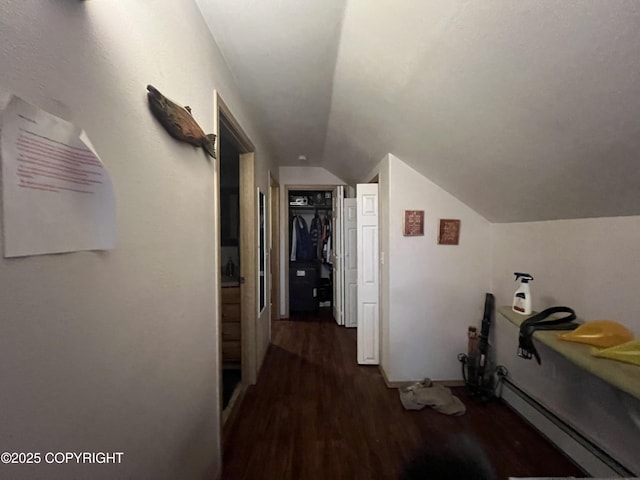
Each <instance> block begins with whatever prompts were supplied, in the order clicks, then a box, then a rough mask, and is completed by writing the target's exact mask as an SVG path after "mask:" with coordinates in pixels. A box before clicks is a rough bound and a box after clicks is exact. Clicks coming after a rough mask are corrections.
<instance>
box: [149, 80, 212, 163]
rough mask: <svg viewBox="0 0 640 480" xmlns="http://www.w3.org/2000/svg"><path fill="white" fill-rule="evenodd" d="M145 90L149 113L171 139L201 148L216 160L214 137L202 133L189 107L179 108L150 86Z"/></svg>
mask: <svg viewBox="0 0 640 480" xmlns="http://www.w3.org/2000/svg"><path fill="white" fill-rule="evenodd" d="M147 90H148V93H147V97H148V98H149V107H151V112H152V113H153V115H154V116H155V117H156V118H157V119H158V121H159V122H160V123H161V124H162V126H163V127H164V128H165V129H166V130H167V132H169V134H170V135H171V136H172V137H173V138H175V139H177V140H180V141H181V142H187V143H190V144H191V145H195V146H196V147H202V148H203V149H204V151H205V152H207V153H208V154H209V155H210V156H211V157H213V158H216V135H215V134H214V133H210V134H209V135H206V134H205V133H204V131H203V130H202V128H200V125H198V123H197V122H196V121H195V120H194V118H193V116H192V115H191V109H190V108H189V107H181V106H180V105H178V104H177V103H174V102H172V101H171V100H169V99H168V98H167V97H165V96H164V95H162V94H161V93H160V92H159V91H158V89H157V88H155V87H154V86H152V85H147Z"/></svg>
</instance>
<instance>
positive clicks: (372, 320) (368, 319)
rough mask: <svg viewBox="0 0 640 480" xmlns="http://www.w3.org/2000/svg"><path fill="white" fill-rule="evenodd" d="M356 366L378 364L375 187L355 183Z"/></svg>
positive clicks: (376, 195)
mask: <svg viewBox="0 0 640 480" xmlns="http://www.w3.org/2000/svg"><path fill="white" fill-rule="evenodd" d="M356 198H357V233H358V262H357V263H358V265H357V268H358V274H357V275H358V289H357V290H358V292H357V295H358V299H357V304H358V363H360V364H367V365H378V364H379V363H380V308H379V305H380V301H379V296H380V275H379V264H378V184H377V183H366V184H358V185H357V187H356Z"/></svg>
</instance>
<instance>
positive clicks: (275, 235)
mask: <svg viewBox="0 0 640 480" xmlns="http://www.w3.org/2000/svg"><path fill="white" fill-rule="evenodd" d="M269 195H270V198H269V208H270V211H269V228H270V229H271V232H270V235H269V238H270V239H271V243H270V245H269V250H270V257H269V259H270V268H271V285H270V289H271V321H270V322H269V341H271V322H273V321H274V320H278V319H279V318H280V184H279V183H278V181H277V180H276V179H275V178H273V172H269Z"/></svg>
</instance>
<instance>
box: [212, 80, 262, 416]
mask: <svg viewBox="0 0 640 480" xmlns="http://www.w3.org/2000/svg"><path fill="white" fill-rule="evenodd" d="M214 100H215V113H216V117H215V120H216V131H217V132H218V158H219V163H218V164H219V172H218V173H219V175H218V180H219V181H218V185H217V190H218V191H217V198H218V205H219V211H218V218H219V221H220V223H219V230H218V231H219V235H218V245H217V247H218V249H217V251H218V255H217V261H216V265H217V270H218V272H217V274H216V277H217V278H219V279H220V281H219V283H218V295H217V298H218V299H219V302H218V318H219V319H220V320H219V323H218V325H219V329H218V332H219V345H220V356H219V366H220V403H221V419H222V424H223V426H225V424H226V422H227V420H228V419H229V418H230V416H231V414H232V412H233V411H235V407H236V406H237V405H239V403H240V400H241V398H242V395H243V394H244V390H245V387H246V386H247V385H251V384H253V383H255V381H256V376H257V373H256V315H255V312H256V308H257V300H256V291H257V286H256V284H257V277H258V273H257V254H256V249H255V245H256V222H257V215H256V210H257V209H256V206H255V205H256V204H255V202H256V194H255V178H254V146H253V144H252V143H251V141H250V140H249V138H248V137H247V135H246V134H245V133H244V131H243V129H242V128H241V126H240V125H239V123H238V122H237V121H236V120H235V118H234V117H233V115H232V114H231V111H230V110H229V108H228V107H227V106H226V105H225V103H224V102H223V101H222V99H221V98H220V96H219V95H218V94H217V92H216V94H215V96H214Z"/></svg>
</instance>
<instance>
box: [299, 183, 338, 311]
mask: <svg viewBox="0 0 640 480" xmlns="http://www.w3.org/2000/svg"><path fill="white" fill-rule="evenodd" d="M333 200H334V199H333V191H332V190H329V189H327V190H325V189H318V190H294V189H290V190H289V191H288V202H289V235H288V240H289V242H288V244H289V252H288V254H289V269H288V270H289V272H288V273H289V313H290V315H296V316H299V315H304V314H311V313H317V312H318V311H320V309H322V310H326V311H331V310H332V307H333V280H334V279H333V261H334V256H333V255H334V252H333V242H334V237H333V219H332V216H333Z"/></svg>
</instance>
